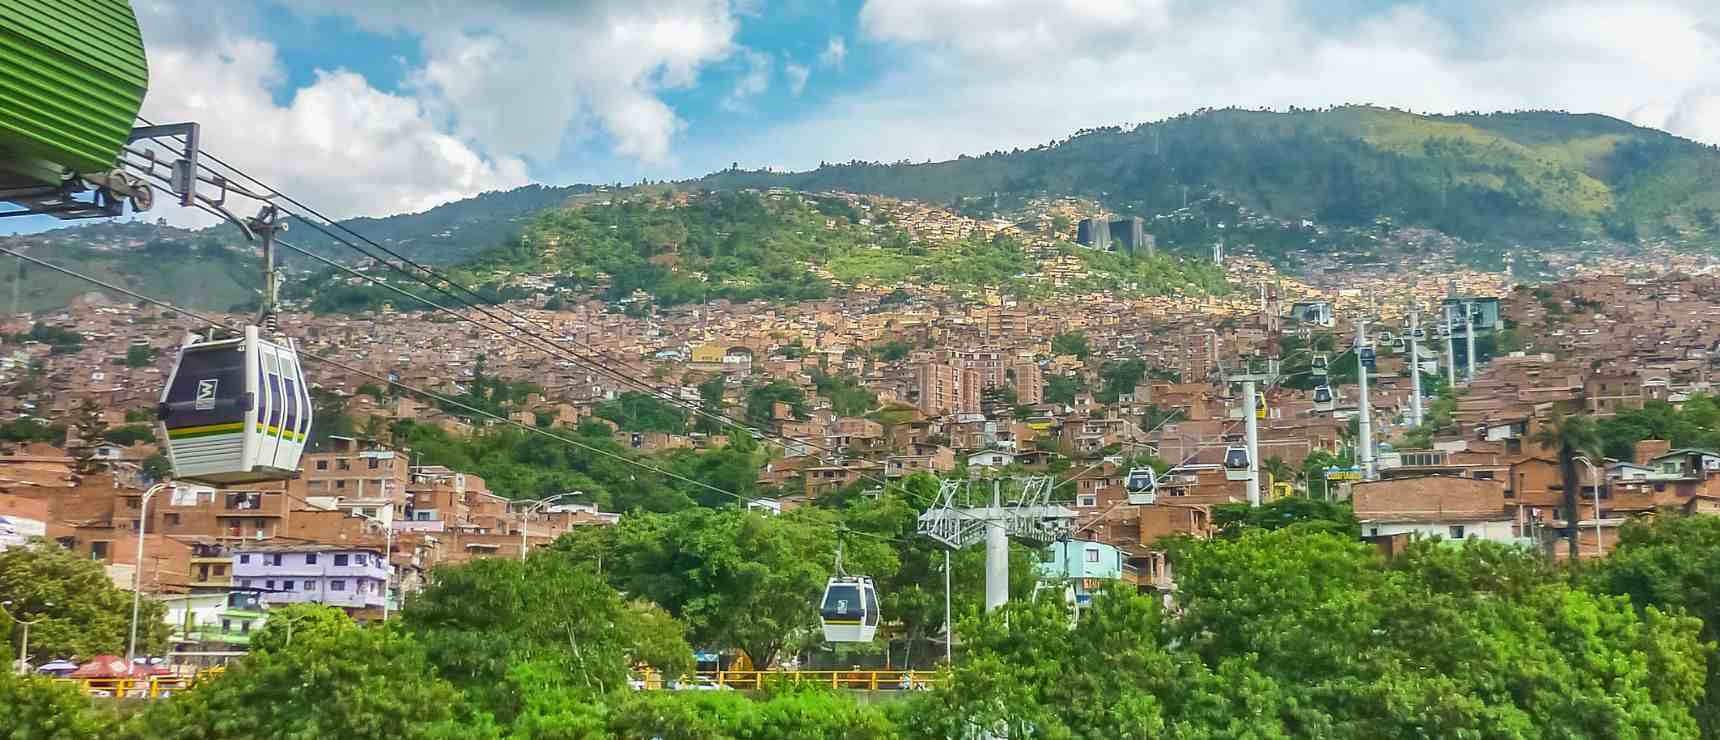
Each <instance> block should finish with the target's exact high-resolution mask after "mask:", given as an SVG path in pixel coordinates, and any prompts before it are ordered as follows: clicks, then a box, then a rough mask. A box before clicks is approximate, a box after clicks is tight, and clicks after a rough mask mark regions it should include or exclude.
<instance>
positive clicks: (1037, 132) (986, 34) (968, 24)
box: [134, 0, 1720, 221]
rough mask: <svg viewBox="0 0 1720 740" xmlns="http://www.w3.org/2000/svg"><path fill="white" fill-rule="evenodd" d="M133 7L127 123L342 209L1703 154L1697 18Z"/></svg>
mask: <svg viewBox="0 0 1720 740" xmlns="http://www.w3.org/2000/svg"><path fill="white" fill-rule="evenodd" d="M134 7H135V8H136V9H137V11H138V15H139V20H140V23H141V24H142V26H143V30H144V34H145V43H146V45H147V47H148V49H149V54H150V65H151V77H152V80H151V90H150V94H149V98H148V99H147V100H146V102H145V114H146V115H149V116H151V117H152V118H155V119H157V120H197V121H199V122H201V123H202V124H203V125H204V131H205V137H206V145H207V148H208V149H209V150H210V151H213V152H215V153H216V154H219V155H221V156H223V157H226V158H228V159H231V160H233V161H235V162H237V163H239V164H240V165H241V166H244V167H246V168H247V169H249V170H251V171H253V172H254V173H256V174H259V175H262V176H263V177H264V178H265V179H267V180H269V181H270V182H271V183H274V184H276V185H277V186H278V187H281V188H282V189H283V190H286V191H288V192H291V193H294V194H297V195H299V197H301V198H304V199H307V200H308V201H310V202H311V203H312V204H313V205H316V206H318V207H320V208H323V209H325V210H327V211H329V212H331V213H334V214H337V215H341V216H346V215H361V214H362V215H380V214H388V213H397V212H402V211H410V210H421V209H423V208H428V207H431V206H434V205H436V204H438V203H442V202H447V201H449V200H453V199H457V198H460V197H465V196H468V195H471V194H474V193H477V192H481V191H483V190H489V189H497V188H508V187H515V186H518V185H521V184H524V183H528V182H544V183H551V184H567V183H574V182H617V181H620V182H633V181H637V180H639V179H640V178H651V179H664V178H684V177H693V176H697V175H700V174H704V173H706V172H710V171H712V170H715V169H719V168H722V167H725V166H727V165H728V164H729V163H731V162H738V163H740V164H741V166H743V167H760V166H773V167H778V168H793V169H801V168H807V167H812V166H816V165H817V163H818V162H820V161H824V160H829V161H845V160H848V159H855V158H859V159H872V160H885V161H893V160H897V159H911V160H916V161H919V160H925V159H943V158H949V157H954V156H956V155H958V154H961V153H977V152H983V151H989V150H993V149H1008V148H1011V147H1017V146H1022V147H1025V146H1033V145H1035V144H1039V143H1043V142H1046V141H1051V140H1055V139H1057V138H1060V137H1063V136H1067V135H1068V134H1069V133H1071V132H1073V131H1075V130H1077V129H1080V128H1084V127H1092V126H1102V125H1111V124H1129V123H1135V122H1141V121H1148V120H1155V119H1159V118H1163V117H1167V116H1173V115H1176V114H1179V113H1183V112H1187V111H1190V110H1194V109H1197V108H1201V107H1217V106H1227V105H1239V106H1246V107H1270V108H1284V107H1288V106H1292V105H1295V106H1306V107H1317V106H1324V105H1332V104H1341V103H1351V102H1366V103H1376V104H1382V105H1395V106H1399V107H1404V108H1409V109H1413V110H1422V111H1438V112H1442V111H1454V110H1499V109H1517V108H1555V109H1565V110H1573V111H1589V112H1600V113H1605V114H1608V115H1613V116H1617V117H1620V118H1625V119H1628V120H1632V121H1634V122H1637V123H1641V124H1644V125H1650V126H1655V127H1660V128H1666V129H1668V130H1671V131H1673V132H1675V133H1679V134H1682V135H1685V136H1689V137H1692V138H1696V139H1699V140H1703V141H1710V142H1715V141H1720V9H1717V8H1720V4H1717V3H1713V2H1711V1H1710V0H1634V1H1630V2H1625V1H1611V2H1609V1H1606V0H1514V1H1513V2H1509V3H1501V2H1493V1H1492V0H1427V1H1426V2H1418V1H1413V0H1231V1H1230V2H1214V1H1211V0H780V1H777V2H772V1H771V0H567V1H557V0H294V1H292V2H276V1H274V0H224V1H223V2H221V3H218V4H217V3H202V2H183V1H180V0H134ZM837 50H840V52H839V53H838V51H837ZM169 217H170V218H172V219H174V220H176V221H177V220H188V219H185V217H182V216H180V215H176V214H173V215H169Z"/></svg>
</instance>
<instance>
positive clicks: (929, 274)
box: [463, 191, 1224, 305]
mask: <svg viewBox="0 0 1720 740" xmlns="http://www.w3.org/2000/svg"><path fill="white" fill-rule="evenodd" d="M879 220H880V221H887V219H879ZM1053 252H1055V253H1057V254H1077V255H1079V256H1081V258H1082V260H1083V261H1084V262H1085V263H1086V265H1087V275H1086V276H1085V277H1083V278H1081V279H1080V280H1078V281H1077V284H1076V286H1075V287H1081V288H1091V289H1107V290H1117V291H1119V292H1127V293H1135V294H1148V295H1156V294H1165V293H1171V292H1189V293H1206V292H1216V291H1221V290H1223V289H1224V278H1223V273H1222V272H1221V271H1220V270H1218V269H1217V268H1216V267H1213V266H1211V265H1208V264H1204V263H1202V262H1198V261H1195V260H1187V259H1183V258H1179V257H1170V256H1157V257H1147V256H1144V255H1143V256H1137V257H1129V256H1124V255H1117V254H1108V253H1098V252H1091V251H1090V250H1084V249H1077V248H1075V247H1073V246H1072V245H1061V246H1059V247H1057V248H1056V249H1054V250H1053ZM1038 270H1039V262H1038V260H1037V259H1036V257H1035V256H1034V255H1030V254H1029V251H1028V250H1027V248H1026V247H1025V246H1024V245H1023V244H1022V243H1021V242H1020V241H1019V240H1018V239H1016V238H1014V237H1011V236H994V237H990V238H987V237H985V236H982V235H979V234H978V233H977V232H976V233H975V234H973V235H970V236H969V237H967V238H964V239H958V240H951V241H944V242H930V241H924V240H917V239H914V238H912V237H910V236H909V235H908V234H907V232H905V231H904V230H903V229H901V228H900V227H898V226H896V225H893V224H889V223H873V221H872V219H870V218H867V217H866V216H865V215H864V214H863V213H862V211H861V210H859V209H857V208H856V207H855V206H854V205H852V204H850V203H849V202H847V201H846V200H844V199H841V198H838V197H834V196H818V195H812V194H806V193H794V192H789V193H784V192H773V193H758V192H751V191H716V192H699V193H685V192H683V193H675V192H672V191H671V192H639V193H634V194H631V196H630V197H620V196H618V197H617V198H615V199H614V200H612V201H609V202H606V203H593V204H583V205H579V206H576V207H572V208H567V209H563V210H558V211H553V212H550V213H547V214H545V215H544V216H543V217H542V218H540V219H539V220H538V222H537V223H536V224H534V225H533V226H532V227H531V228H529V229H527V231H526V233H525V235H524V236H523V237H522V238H520V239H519V240H517V241H515V242H513V243H511V244H509V245H508V246H506V247H503V248H499V249H495V250H491V251H489V252H487V253H485V254H484V255H482V256H481V257H479V258H478V259H476V260H474V261H473V262H472V263H470V264H468V265H466V266H464V268H463V271H464V272H466V273H469V274H471V275H472V276H473V277H474V279H476V280H478V281H481V282H497V281H502V280H505V279H506V276H508V275H511V274H517V273H538V274H542V273H555V274H556V275H558V278H559V279H560V281H561V282H562V283H563V284H565V285H572V286H580V287H589V288H600V289H601V290H602V292H603V294H604V296H605V297H607V298H609V299H611V300H621V299H625V298H628V297H629V296H632V295H634V293H635V292H636V291H643V292H645V293H648V294H650V295H651V296H653V297H654V299H655V301H656V302H657V303H658V304H661V305H677V304H683V303H697V302H701V301H706V300H712V299H717V298H728V299H732V300H753V299H767V300H805V299H816V298H822V297H825V296H828V295H830V294H831V293H832V291H835V290H841V289H845V288H848V287H853V286H886V285H898V286H899V285H902V284H903V283H917V284H921V285H928V286H929V285H937V286H944V287H948V288H952V289H956V290H978V289H983V288H1001V289H1006V290H1012V291H1015V292H1018V293H1022V292H1027V291H1029V290H1032V289H1033V287H1034V285H1035V283H1036V282H1038V281H1036V280H1034V279H1032V278H1031V277H1030V276H1031V275H1033V274H1034V273H1037V272H1038Z"/></svg>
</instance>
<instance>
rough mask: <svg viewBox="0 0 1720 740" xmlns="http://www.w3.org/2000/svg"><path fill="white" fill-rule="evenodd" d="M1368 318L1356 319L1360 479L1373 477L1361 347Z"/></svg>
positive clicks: (1371, 434) (1370, 421)
mask: <svg viewBox="0 0 1720 740" xmlns="http://www.w3.org/2000/svg"><path fill="white" fill-rule="evenodd" d="M1367 330H1368V320H1367V319H1356V381H1357V384H1358V385H1359V386H1361V392H1362V398H1361V404H1360V405H1359V406H1357V408H1356V413H1357V414H1358V415H1359V416H1360V420H1359V421H1358V422H1357V426H1358V427H1359V428H1360V432H1361V434H1360V436H1359V438H1358V439H1357V446H1358V448H1359V449H1358V450H1357V452H1356V462H1358V463H1360V464H1361V466H1362V480H1373V479H1374V418H1373V417H1374V411H1373V407H1372V406H1370V405H1369V404H1368V366H1367V363H1364V362H1362V349H1363V348H1364V347H1366V346H1367V342H1368V337H1367Z"/></svg>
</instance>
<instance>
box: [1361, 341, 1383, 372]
mask: <svg viewBox="0 0 1720 740" xmlns="http://www.w3.org/2000/svg"><path fill="white" fill-rule="evenodd" d="M1356 357H1357V359H1358V360H1359V361H1360V362H1361V365H1362V367H1365V368H1367V369H1368V372H1370V373H1371V372H1376V371H1378V370H1379V365H1378V360H1377V358H1376V356H1375V354H1374V348H1373V347H1363V348H1361V349H1359V350H1356Z"/></svg>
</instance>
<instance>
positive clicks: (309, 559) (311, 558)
mask: <svg viewBox="0 0 1720 740" xmlns="http://www.w3.org/2000/svg"><path fill="white" fill-rule="evenodd" d="M316 564H317V554H316V553H314V552H307V553H305V565H316Z"/></svg>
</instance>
